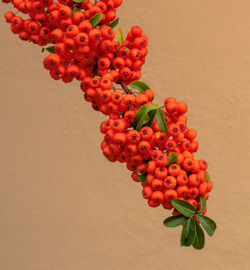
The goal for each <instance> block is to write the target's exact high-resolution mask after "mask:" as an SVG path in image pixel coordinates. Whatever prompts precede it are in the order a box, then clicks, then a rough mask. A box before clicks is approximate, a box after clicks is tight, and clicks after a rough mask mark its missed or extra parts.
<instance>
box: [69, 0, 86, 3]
mask: <svg viewBox="0 0 250 270" xmlns="http://www.w3.org/2000/svg"><path fill="white" fill-rule="evenodd" d="M72 1H73V2H75V3H82V2H84V1H85V0H72Z"/></svg>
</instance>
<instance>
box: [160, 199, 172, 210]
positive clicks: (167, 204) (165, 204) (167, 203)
mask: <svg viewBox="0 0 250 270" xmlns="http://www.w3.org/2000/svg"><path fill="white" fill-rule="evenodd" d="M162 206H163V207H164V208H165V209H168V210H171V209H172V208H173V205H172V203H171V202H168V201H165V202H163V203H162Z"/></svg>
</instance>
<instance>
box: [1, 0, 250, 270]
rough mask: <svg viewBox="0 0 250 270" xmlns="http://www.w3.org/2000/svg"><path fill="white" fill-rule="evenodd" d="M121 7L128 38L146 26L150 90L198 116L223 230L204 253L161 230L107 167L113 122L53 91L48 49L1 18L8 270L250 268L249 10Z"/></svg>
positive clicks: (220, 4)
mask: <svg viewBox="0 0 250 270" xmlns="http://www.w3.org/2000/svg"><path fill="white" fill-rule="evenodd" d="M124 2H125V3H124V5H123V6H122V7H120V10H119V17H120V19H121V24H122V26H123V29H124V30H126V31H127V30H128V29H129V27H130V26H132V25H134V24H139V25H141V26H142V27H143V28H144V29H145V32H146V34H147V35H148V36H149V38H150V46H149V52H150V53H149V56H148V58H147V63H146V65H145V67H144V69H143V80H144V81H146V82H147V83H148V84H149V85H150V86H151V87H152V88H153V89H155V90H156V93H157V94H156V101H157V102H158V104H159V105H160V104H162V103H163V100H164V98H165V97H166V96H172V95H173V96H175V97H176V98H178V99H182V100H185V101H186V102H187V103H188V105H189V113H188V116H189V118H190V120H189V124H190V126H191V127H194V128H196V129H197V130H198V131H199V137H198V138H199V141H200V150H199V153H198V156H199V157H201V158H205V159H207V161H208V162H209V171H210V173H211V175H212V177H213V181H214V190H213V192H212V194H211V196H210V199H209V201H208V216H211V217H212V218H214V219H215V220H216V221H217V225H218V230H217V231H216V233H215V235H214V237H213V238H212V239H208V237H207V241H206V247H205V249H204V250H202V251H200V252H199V251H195V250H193V249H191V248H190V249H186V248H181V247H180V246H179V235H180V230H179V229H167V228H164V227H163V225H162V220H163V219H164V218H165V217H167V216H168V213H166V211H164V210H163V209H160V208H159V209H151V208H149V207H148V206H147V204H146V201H144V200H143V199H142V197H141V194H140V193H141V188H140V186H139V185H137V184H135V183H134V182H132V181H131V180H130V176H129V172H128V171H127V170H126V169H125V167H124V165H120V164H118V163H117V164H112V163H109V162H108V161H106V160H105V158H104V157H103V156H102V153H101V151H100V143H101V139H102V136H101V134H100V133H99V125H100V122H101V121H102V120H103V119H104V117H103V116H102V115H101V114H100V113H96V112H93V111H92V109H91V108H90V105H89V104H87V103H86V102H84V100H83V96H82V93H81V91H80V89H79V86H78V83H73V84H68V85H66V84H63V83H62V82H55V81H52V80H51V79H50V78H49V75H48V73H47V71H45V70H44V69H43V68H42V59H43V57H44V54H42V53H41V49H40V48H39V47H36V46H34V45H32V44H31V43H25V42H21V41H19V40H18V39H17V37H16V36H14V35H12V33H10V31H9V25H7V24H5V23H4V22H3V19H1V21H0V29H1V35H0V59H1V60H0V61H1V65H0V82H1V84H0V89H1V90H0V125H1V127H0V151H1V152H0V153H1V154H0V269H1V270H113V269H114V270H127V269H131V270H132V269H133V270H148V269H154V270H155V269H157V270H163V269H180V270H182V269H203V270H210V269H216V270H217V269H234V270H235V269H237V270H245V269H250V263H249V258H247V256H248V257H249V253H250V247H249V241H250V232H249V224H250V215H249V191H250V183H249V181H250V179H249V173H248V172H249V167H250V166H249V153H250V140H249V132H250V15H249V14H250V2H249V1H248V0H241V1H239V0H192V1H185V0H182V1H176V0H164V1H162V0H154V1H149V0H136V1H134V0H126V1H124ZM7 10H8V7H7V6H6V5H4V4H2V3H1V4H0V14H1V16H2V15H3V14H4V12H5V11H7Z"/></svg>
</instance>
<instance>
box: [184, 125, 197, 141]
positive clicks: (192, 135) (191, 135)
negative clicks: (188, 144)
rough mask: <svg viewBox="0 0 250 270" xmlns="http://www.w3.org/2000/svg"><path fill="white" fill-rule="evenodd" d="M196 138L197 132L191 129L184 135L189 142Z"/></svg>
mask: <svg viewBox="0 0 250 270" xmlns="http://www.w3.org/2000/svg"><path fill="white" fill-rule="evenodd" d="M196 136H197V131H196V130H195V129H193V128H190V129H188V131H187V132H186V134H185V137H186V138H187V139H188V140H190V141H192V140H194V139H195V137H196Z"/></svg>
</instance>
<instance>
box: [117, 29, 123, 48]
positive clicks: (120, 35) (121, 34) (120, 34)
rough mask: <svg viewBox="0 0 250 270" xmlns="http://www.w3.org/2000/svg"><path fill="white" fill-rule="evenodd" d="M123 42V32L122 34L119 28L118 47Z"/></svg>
mask: <svg viewBox="0 0 250 270" xmlns="http://www.w3.org/2000/svg"><path fill="white" fill-rule="evenodd" d="M123 41H124V38H123V32H122V29H121V28H120V29H119V30H118V44H119V46H120V47H121V46H122V44H123Z"/></svg>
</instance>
